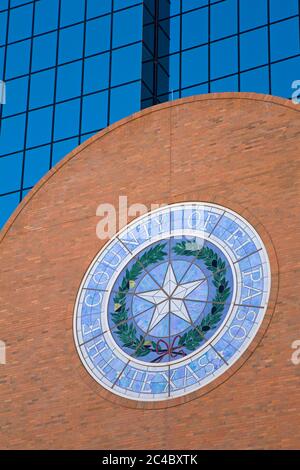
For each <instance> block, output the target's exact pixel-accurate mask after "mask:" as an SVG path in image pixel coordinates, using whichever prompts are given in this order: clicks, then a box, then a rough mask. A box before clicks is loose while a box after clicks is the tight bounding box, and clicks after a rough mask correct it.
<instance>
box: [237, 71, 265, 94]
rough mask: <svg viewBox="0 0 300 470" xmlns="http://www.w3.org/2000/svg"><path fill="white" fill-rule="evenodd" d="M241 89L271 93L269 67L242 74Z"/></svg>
mask: <svg viewBox="0 0 300 470" xmlns="http://www.w3.org/2000/svg"><path fill="white" fill-rule="evenodd" d="M241 91H251V92H255V93H269V68H268V67H261V68H259V69H257V70H250V71H249V72H245V73H242V74H241Z"/></svg>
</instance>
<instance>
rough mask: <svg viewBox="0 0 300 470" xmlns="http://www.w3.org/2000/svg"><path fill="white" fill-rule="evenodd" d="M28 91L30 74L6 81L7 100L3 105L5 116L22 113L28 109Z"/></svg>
mask: <svg viewBox="0 0 300 470" xmlns="http://www.w3.org/2000/svg"><path fill="white" fill-rule="evenodd" d="M27 92H28V76H27V77H23V78H16V79H15V80H10V81H8V82H6V96H7V97H9V99H7V100H6V104H5V106H3V116H9V115H12V114H17V113H22V112H25V111H26V105H27Z"/></svg>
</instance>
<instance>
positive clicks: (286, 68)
mask: <svg viewBox="0 0 300 470" xmlns="http://www.w3.org/2000/svg"><path fill="white" fill-rule="evenodd" d="M299 70H300V57H296V58H295V59H289V60H285V61H283V62H279V63H278V64H274V65H272V67H271V71H272V94H273V95H277V96H284V97H285V98H291V96H292V93H293V92H294V91H296V90H295V89H293V88H292V82H293V81H294V80H299ZM298 89H299V87H298Z"/></svg>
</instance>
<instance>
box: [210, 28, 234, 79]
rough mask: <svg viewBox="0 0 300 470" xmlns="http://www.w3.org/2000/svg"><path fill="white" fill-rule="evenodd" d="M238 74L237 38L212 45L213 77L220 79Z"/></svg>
mask: <svg viewBox="0 0 300 470" xmlns="http://www.w3.org/2000/svg"><path fill="white" fill-rule="evenodd" d="M236 72H237V38H236V37H234V38H230V39H224V40H223V41H219V42H216V43H214V44H212V45H211V76H212V78H218V77H222V76H225V75H230V74H233V73H236Z"/></svg>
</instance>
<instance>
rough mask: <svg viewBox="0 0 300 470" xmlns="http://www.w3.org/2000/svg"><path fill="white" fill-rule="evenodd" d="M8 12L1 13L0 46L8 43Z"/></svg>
mask: <svg viewBox="0 0 300 470" xmlns="http://www.w3.org/2000/svg"><path fill="white" fill-rule="evenodd" d="M6 27H7V12H6V11H5V12H3V13H0V46H3V45H4V44H5V41H6Z"/></svg>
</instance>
